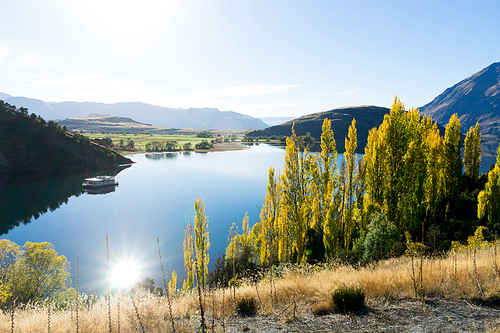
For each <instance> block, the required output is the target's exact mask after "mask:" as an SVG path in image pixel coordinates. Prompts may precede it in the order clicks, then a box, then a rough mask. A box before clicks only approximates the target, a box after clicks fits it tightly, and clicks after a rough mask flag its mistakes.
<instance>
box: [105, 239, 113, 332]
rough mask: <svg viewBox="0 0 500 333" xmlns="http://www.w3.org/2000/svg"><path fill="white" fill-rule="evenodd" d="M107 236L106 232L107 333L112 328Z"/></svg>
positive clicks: (111, 330)
mask: <svg viewBox="0 0 500 333" xmlns="http://www.w3.org/2000/svg"><path fill="white" fill-rule="evenodd" d="M109 274H110V271H109V238H108V234H107V233H106V276H107V277H106V279H107V289H108V294H107V297H106V298H107V300H108V323H109V333H113V328H112V326H111V301H110V297H111V290H110V288H109Z"/></svg>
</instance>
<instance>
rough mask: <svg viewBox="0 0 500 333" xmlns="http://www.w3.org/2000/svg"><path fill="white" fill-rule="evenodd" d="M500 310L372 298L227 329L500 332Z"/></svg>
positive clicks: (241, 321)
mask: <svg viewBox="0 0 500 333" xmlns="http://www.w3.org/2000/svg"><path fill="white" fill-rule="evenodd" d="M499 323H500V309H499V308H498V307H492V306H486V305H484V304H472V303H471V302H469V301H467V300H448V299H433V300H426V301H425V302H420V301H415V300H401V301H395V302H391V303H389V302H381V301H374V300H372V301H369V302H368V307H367V308H366V309H365V310H363V311H359V312H356V313H351V314H331V315H326V316H320V317H315V316H313V315H312V313H311V314H305V315H302V316H300V317H298V318H295V319H291V318H287V317H286V316H283V315H282V316H277V315H257V316H252V317H241V316H237V315H233V316H231V317H230V318H229V319H228V321H227V323H226V332H243V331H248V332H271V333H272V332H445V333H448V332H499V331H500V324H499Z"/></svg>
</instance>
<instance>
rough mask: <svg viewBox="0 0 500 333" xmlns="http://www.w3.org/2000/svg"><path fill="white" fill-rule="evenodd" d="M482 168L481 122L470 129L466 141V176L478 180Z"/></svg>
mask: <svg viewBox="0 0 500 333" xmlns="http://www.w3.org/2000/svg"><path fill="white" fill-rule="evenodd" d="M480 166H481V131H480V130H479V122H476V126H474V127H472V126H471V128H470V129H469V132H467V136H466V137H465V140H464V175H466V176H469V177H471V178H472V179H476V178H477V177H478V176H479V167H480Z"/></svg>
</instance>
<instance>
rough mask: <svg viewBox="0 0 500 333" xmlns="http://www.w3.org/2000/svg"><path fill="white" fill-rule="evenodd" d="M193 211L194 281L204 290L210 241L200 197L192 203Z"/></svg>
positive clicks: (203, 206)
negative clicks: (195, 268)
mask: <svg viewBox="0 0 500 333" xmlns="http://www.w3.org/2000/svg"><path fill="white" fill-rule="evenodd" d="M194 210H195V217H194V244H195V249H196V251H195V255H196V265H197V277H196V280H197V281H198V284H199V285H200V286H201V287H202V288H204V287H205V282H206V278H207V275H208V263H209V262H210V257H209V255H208V249H209V248H210V241H209V235H208V217H207V216H205V204H204V202H203V200H202V199H201V198H200V197H198V198H197V199H196V201H195V202H194Z"/></svg>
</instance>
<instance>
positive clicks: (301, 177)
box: [283, 124, 308, 262]
mask: <svg viewBox="0 0 500 333" xmlns="http://www.w3.org/2000/svg"><path fill="white" fill-rule="evenodd" d="M305 155H307V151H306V152H303V153H300V149H299V147H298V141H297V135H296V134H295V124H294V125H293V126H292V136H291V137H288V138H287V139H286V154H285V166H284V170H283V196H284V198H285V203H286V205H287V206H288V211H287V212H288V222H289V223H290V224H291V225H292V226H293V229H294V235H293V246H294V249H295V251H296V253H297V258H296V259H297V261H298V262H302V261H304V260H305V254H306V251H305V250H306V241H307V240H306V231H307V226H308V223H307V222H308V221H307V214H308V207H307V205H306V203H305V188H306V184H305V174H304V166H305Z"/></svg>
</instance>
